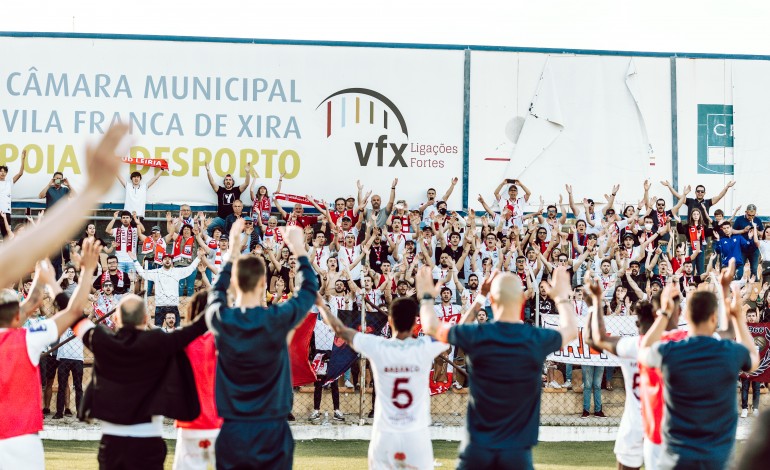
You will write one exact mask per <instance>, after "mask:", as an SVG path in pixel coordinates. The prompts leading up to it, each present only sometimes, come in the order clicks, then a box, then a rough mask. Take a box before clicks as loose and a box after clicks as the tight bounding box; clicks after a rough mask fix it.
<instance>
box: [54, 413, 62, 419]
mask: <svg viewBox="0 0 770 470" xmlns="http://www.w3.org/2000/svg"><path fill="white" fill-rule="evenodd" d="M62 418H64V416H63V415H62V414H61V413H56V414H55V415H53V416H51V419H62Z"/></svg>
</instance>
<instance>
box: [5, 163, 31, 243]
mask: <svg viewBox="0 0 770 470" xmlns="http://www.w3.org/2000/svg"><path fill="white" fill-rule="evenodd" d="M26 160H27V151H26V150H22V151H21V167H20V168H19V172H18V173H16V175H14V177H13V178H11V179H9V178H8V166H6V165H0V213H2V214H5V220H6V221H7V222H8V225H11V193H12V192H13V185H14V184H15V183H16V182H17V181H19V178H21V176H22V175H23V174H24V164H25V162H26ZM0 235H2V237H3V238H5V237H6V236H7V235H8V233H6V228H5V224H4V223H3V221H2V220H0Z"/></svg>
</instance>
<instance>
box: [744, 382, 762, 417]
mask: <svg viewBox="0 0 770 470" xmlns="http://www.w3.org/2000/svg"><path fill="white" fill-rule="evenodd" d="M759 385H760V383H759V382H750V381H749V379H744V378H741V408H743V409H744V410H745V409H747V408H748V407H749V386H751V388H752V389H753V395H752V399H751V406H753V407H754V409H755V410H758V409H759Z"/></svg>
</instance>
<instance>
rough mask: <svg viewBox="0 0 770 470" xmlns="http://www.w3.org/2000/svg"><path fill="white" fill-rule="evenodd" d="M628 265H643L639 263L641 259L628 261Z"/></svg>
mask: <svg viewBox="0 0 770 470" xmlns="http://www.w3.org/2000/svg"><path fill="white" fill-rule="evenodd" d="M628 265H629V266H633V265H637V266H641V263H639V261H636V260H633V261H631V262H630V263H628Z"/></svg>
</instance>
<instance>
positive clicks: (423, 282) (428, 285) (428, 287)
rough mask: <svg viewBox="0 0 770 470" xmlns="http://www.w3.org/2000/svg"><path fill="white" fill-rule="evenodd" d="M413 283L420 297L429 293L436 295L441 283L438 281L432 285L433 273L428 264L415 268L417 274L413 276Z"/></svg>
mask: <svg viewBox="0 0 770 470" xmlns="http://www.w3.org/2000/svg"><path fill="white" fill-rule="evenodd" d="M414 285H415V287H416V288H417V293H418V294H419V296H420V297H422V296H423V295H425V294H429V295H431V296H433V297H438V294H439V292H440V289H441V285H442V283H441V282H440V281H439V282H438V283H436V285H433V273H432V272H431V269H430V268H429V267H428V266H423V267H421V268H420V269H418V270H417V276H415V278H414Z"/></svg>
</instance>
